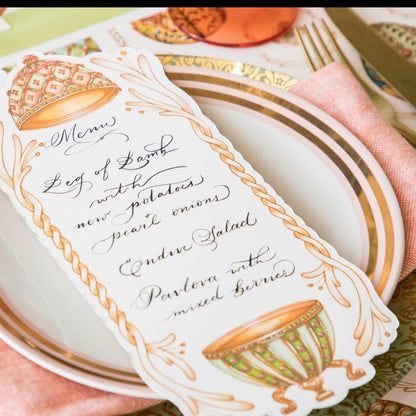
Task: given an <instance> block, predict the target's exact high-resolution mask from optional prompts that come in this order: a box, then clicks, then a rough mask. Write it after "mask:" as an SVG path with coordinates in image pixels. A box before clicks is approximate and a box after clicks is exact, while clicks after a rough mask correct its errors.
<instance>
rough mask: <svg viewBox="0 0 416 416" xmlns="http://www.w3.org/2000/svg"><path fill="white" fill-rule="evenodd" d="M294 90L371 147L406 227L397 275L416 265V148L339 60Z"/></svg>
mask: <svg viewBox="0 0 416 416" xmlns="http://www.w3.org/2000/svg"><path fill="white" fill-rule="evenodd" d="M290 92H291V93H293V94H296V95H298V96H300V97H302V98H304V99H306V100H307V101H309V102H310V103H312V104H314V105H316V106H317V107H319V108H321V109H322V110H324V111H325V112H326V113H328V114H330V115H331V116H332V117H333V118H335V119H336V120H338V121H339V122H340V123H341V124H343V125H344V126H345V127H346V128H347V129H348V130H350V131H351V132H352V133H353V134H354V135H355V136H356V137H357V138H359V139H360V140H361V141H362V142H363V143H364V145H365V146H366V147H367V148H368V149H369V150H370V152H371V153H372V154H373V156H374V157H375V158H376V159H377V161H378V163H379V164H380V166H381V167H382V168H383V170H384V172H385V173H386V175H387V177H388V178H389V180H390V183H391V185H392V187H393V189H394V192H395V193H396V196H397V200H398V202H399V205H400V209H401V213H402V217H403V224H404V230H405V254H404V261H403V267H402V271H401V275H400V278H401V279H403V278H404V277H406V276H407V275H409V273H410V272H411V271H413V270H414V269H415V268H416V150H415V149H414V148H413V146H411V145H410V144H409V143H408V142H407V141H406V140H405V139H404V138H403V137H402V136H401V135H400V134H399V133H397V132H396V130H395V129H393V128H392V127H391V126H390V124H389V123H388V122H387V121H385V120H384V119H383V118H382V117H381V116H380V114H379V113H378V112H377V110H376V109H375V107H374V106H373V104H372V102H371V101H370V99H369V98H368V96H367V95H366V93H365V92H364V90H363V89H362V87H361V85H360V84H359V82H358V81H357V80H356V79H355V78H354V76H353V75H352V74H351V73H350V72H349V70H348V69H347V68H346V67H345V66H344V65H343V64H341V63H339V62H336V63H333V64H331V65H328V66H326V67H324V68H322V69H320V70H319V71H317V72H315V73H314V74H312V75H311V76H310V77H308V78H307V79H305V80H303V81H300V82H299V83H298V84H296V85H294V86H293V87H292V88H291V90H290Z"/></svg>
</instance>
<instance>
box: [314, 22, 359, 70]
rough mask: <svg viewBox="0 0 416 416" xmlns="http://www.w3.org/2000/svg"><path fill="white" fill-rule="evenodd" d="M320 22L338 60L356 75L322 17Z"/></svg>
mask: <svg viewBox="0 0 416 416" xmlns="http://www.w3.org/2000/svg"><path fill="white" fill-rule="evenodd" d="M321 23H322V26H323V28H324V30H325V32H326V34H327V35H328V39H329V41H330V42H331V45H332V47H333V48H334V49H335V52H336V53H337V55H338V57H339V59H340V61H341V62H342V63H343V64H344V65H345V66H346V67H347V68H348V69H349V70H350V71H351V72H352V73H353V74H354V75H356V72H355V70H354V68H353V67H352V65H351V64H350V63H349V61H348V59H347V58H346V56H345V55H344V53H343V52H342V50H341V48H340V47H339V45H338V42H337V41H336V39H335V38H334V35H333V34H332V32H331V31H330V30H329V27H328V25H327V24H326V22H325V20H324V19H321Z"/></svg>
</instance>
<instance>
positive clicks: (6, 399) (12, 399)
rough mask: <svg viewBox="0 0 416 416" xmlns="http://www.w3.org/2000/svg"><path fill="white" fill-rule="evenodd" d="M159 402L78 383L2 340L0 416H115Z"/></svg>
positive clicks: (0, 354) (0, 344)
mask: <svg viewBox="0 0 416 416" xmlns="http://www.w3.org/2000/svg"><path fill="white" fill-rule="evenodd" d="M160 402H161V400H154V399H144V398H139V397H131V396H123V395H119V394H113V393H108V392H105V391H102V390H98V389H95V388H91V387H87V386H84V385H82V384H78V383H76V382H74V381H71V380H68V379H66V378H64V377H61V376H59V375H57V374H55V373H52V372H51V371H49V370H46V369H44V368H43V367H40V366H39V365H37V364H35V363H34V362H32V361H30V360H28V359H27V358H25V357H23V356H22V355H21V354H19V353H18V352H16V351H15V350H14V349H12V348H10V347H9V346H8V345H7V344H6V343H5V342H3V341H0V415H1V416H115V415H122V414H126V413H131V412H134V411H137V410H140V409H144V408H146V407H149V406H154V405H156V404H158V403H160Z"/></svg>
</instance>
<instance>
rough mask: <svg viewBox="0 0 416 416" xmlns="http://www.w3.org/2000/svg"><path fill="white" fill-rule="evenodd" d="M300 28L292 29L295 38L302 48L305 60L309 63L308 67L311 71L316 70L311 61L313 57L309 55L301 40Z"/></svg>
mask: <svg viewBox="0 0 416 416" xmlns="http://www.w3.org/2000/svg"><path fill="white" fill-rule="evenodd" d="M301 29H302V28H300V29H297V28H296V27H295V28H294V29H293V31H294V32H295V35H296V38H297V40H298V42H299V44H300V46H301V48H302V51H303V54H304V55H305V58H306V62H307V63H308V65H309V68H310V69H311V71H312V72H316V66H315V64H314V62H313V59H312V57H311V55H310V54H309V51H308V48H307V47H306V45H305V42H304V41H303V38H302V35H301V34H300V30H301Z"/></svg>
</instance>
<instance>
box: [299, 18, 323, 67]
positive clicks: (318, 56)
mask: <svg viewBox="0 0 416 416" xmlns="http://www.w3.org/2000/svg"><path fill="white" fill-rule="evenodd" d="M302 29H303V31H304V32H305V34H306V37H307V38H308V41H309V43H310V44H311V46H312V49H313V51H314V53H315V55H316V58H317V59H318V62H319V65H320V68H322V67H324V66H325V61H324V58H323V57H322V55H321V53H320V52H319V49H318V48H317V47H316V43H315V41H314V40H313V39H312V36H311V33H310V32H309V29H308V28H307V27H306V26H303V28H302Z"/></svg>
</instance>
